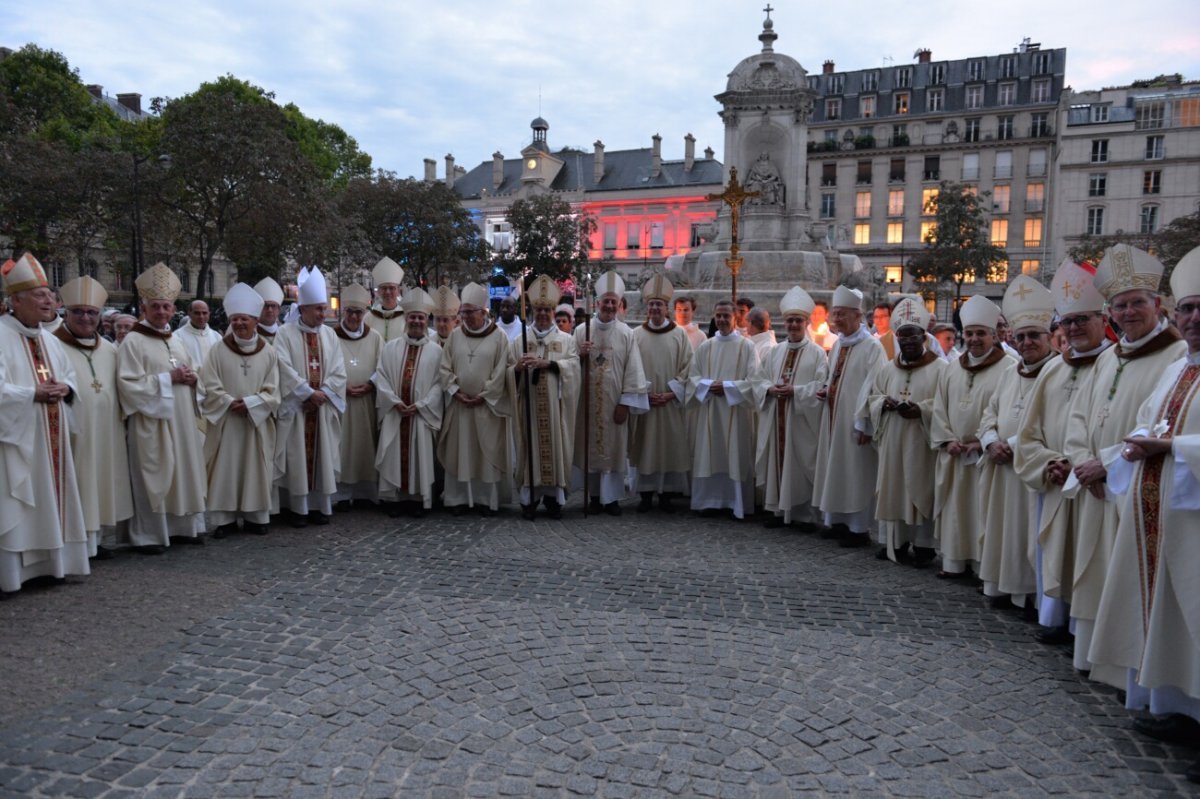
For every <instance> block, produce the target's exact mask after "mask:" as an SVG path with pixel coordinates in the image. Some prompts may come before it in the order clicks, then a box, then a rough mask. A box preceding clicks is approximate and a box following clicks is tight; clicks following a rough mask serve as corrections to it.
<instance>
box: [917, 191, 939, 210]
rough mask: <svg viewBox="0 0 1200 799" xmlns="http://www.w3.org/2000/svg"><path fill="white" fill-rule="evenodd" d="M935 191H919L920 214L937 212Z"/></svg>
mask: <svg viewBox="0 0 1200 799" xmlns="http://www.w3.org/2000/svg"><path fill="white" fill-rule="evenodd" d="M937 198H938V190H937V189H922V190H921V213H923V214H933V213H934V212H935V211H936V210H937Z"/></svg>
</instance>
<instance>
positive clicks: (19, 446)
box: [0, 254, 90, 592]
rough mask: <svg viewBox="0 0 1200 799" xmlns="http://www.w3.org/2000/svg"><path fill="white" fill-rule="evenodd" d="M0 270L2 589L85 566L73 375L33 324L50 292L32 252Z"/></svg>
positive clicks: (49, 306)
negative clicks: (1, 308)
mask: <svg viewBox="0 0 1200 799" xmlns="http://www.w3.org/2000/svg"><path fill="white" fill-rule="evenodd" d="M0 272H2V275H3V282H4V289H5V291H6V292H7V293H8V300H9V302H10V303H11V304H12V313H11V314H6V315H4V316H0V592H10V591H17V590H19V589H20V588H21V585H22V583H25V582H26V581H28V580H31V579H33V578H34V577H44V576H50V577H58V578H61V577H64V576H66V575H68V574H78V575H84V574H88V573H89V571H90V567H89V565H88V559H87V558H88V552H87V548H88V535H87V530H86V529H85V526H84V517H83V508H82V506H81V504H80V501H79V491H78V489H77V487H76V480H75V464H74V460H73V457H72V450H71V438H72V434H73V433H74V432H75V431H74V430H72V429H71V428H72V422H73V416H72V415H71V414H70V413H69V412H68V410H67V405H69V404H72V403H73V402H74V401H75V399H76V396H77V393H78V388H77V386H76V383H75V379H76V375H75V370H74V369H73V368H72V367H71V362H70V361H69V360H68V359H67V355H66V353H65V352H63V348H62V347H61V346H60V345H59V343H58V341H57V340H56V339H55V338H54V337H53V336H52V335H51V334H50V333H48V332H46V331H45V330H43V329H42V327H41V323H42V320H43V319H44V318H45V314H46V312H47V311H49V310H53V309H54V306H55V302H56V300H55V297H54V292H53V290H51V288H50V286H49V283H48V281H47V280H46V273H45V272H44V271H43V270H42V266H41V264H39V263H38V261H37V259H36V258H34V257H33V256H32V255H29V254H26V255H24V256H22V257H21V258H20V260H18V261H16V262H13V261H9V262H8V263H6V264H5V265H4V267H3V269H2V270H0ZM89 390H90V389H89Z"/></svg>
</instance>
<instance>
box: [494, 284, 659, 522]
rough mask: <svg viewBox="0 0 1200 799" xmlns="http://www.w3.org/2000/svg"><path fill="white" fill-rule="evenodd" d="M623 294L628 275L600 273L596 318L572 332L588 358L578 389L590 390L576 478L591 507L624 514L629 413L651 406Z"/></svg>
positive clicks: (579, 428)
mask: <svg viewBox="0 0 1200 799" xmlns="http://www.w3.org/2000/svg"><path fill="white" fill-rule="evenodd" d="M624 296H625V281H623V280H621V276H620V275H619V274H617V273H616V272H606V273H604V274H603V275H601V276H600V279H599V280H597V281H596V310H597V314H596V318H595V319H593V320H592V322H591V324H590V325H585V326H583V327H581V328H579V329H577V330H576V331H575V332H574V336H575V346H576V347H578V350H579V359H580V361H581V362H586V364H587V382H586V384H585V385H583V386H582V387H581V389H580V390H581V391H586V392H587V393H588V404H587V409H588V413H587V417H588V418H586V419H585V418H584V413H583V410H584V403H583V401H582V400H580V405H579V413H577V414H576V415H575V419H574V430H573V435H574V437H575V446H574V450H575V465H574V468H573V469H572V472H573V478H572V482H573V483H575V484H577V485H581V486H583V487H584V494H585V497H586V498H587V499H586V501H588V502H590V506H591V508H590V509H591V510H593V511H597V512H598V511H600V509H601V508H603V509H604V512H605V513H607V514H608V515H610V516H620V515H621V506H620V504H619V502H620V500H621V498H622V497H623V496H624V495H625V473H626V466H627V457H626V455H627V453H628V442H629V425H628V424H627V422H628V421H629V417H630V414H639V413H645V412H647V411H648V410H650V402H649V400H648V399H647V397H646V376H645V374H644V373H643V372H642V355H641V352H640V351H639V350H638V347H637V342H636V341H635V340H634V337H633V331H632V330H630V329H629V326H628V325H626V324H625V323H624V322H622V321H620V320H619V319H617V309H618V307H619V306H620V302H621V298H622V297H624ZM518 443H519V442H518ZM585 452H586V453H587V459H588V463H587V475H586V479H585V475H584V473H583V466H584V453H585Z"/></svg>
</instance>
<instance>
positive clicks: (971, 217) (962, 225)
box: [907, 183, 1008, 307]
mask: <svg viewBox="0 0 1200 799" xmlns="http://www.w3.org/2000/svg"><path fill="white" fill-rule="evenodd" d="M981 196H982V197H988V196H989V193H988V192H981V193H978V194H977V193H976V192H975V191H973V190H972V189H969V188H968V187H966V186H963V185H961V184H958V183H942V184H941V186H940V187H939V189H938V194H937V197H935V198H934V199H933V200H931V201H930V203H929V204H930V208H928V209H926V210H931V211H933V214H934V224H933V227H932V228H931V229H930V231H929V232H928V233H927V234H926V236H925V248H924V249H923V250H921V251H920V252H919V253H917V254H916V255H914V256H913V257H912V258H911V259H910V260H909V262H908V266H907V269H908V272H909V274H911V275H912V276H913V277H915V278H916V279H917V280H930V281H933V282H934V283H935V284H940V283H950V284H953V286H954V288H955V294H954V300H955V307H957V306H958V304H959V301H960V300H961V299H962V287H963V284H964V283H966V282H967V281H968V280H974V279H975V276H976V275H986V274H988V273H989V272H990V271H991V270H992V269H994V268H995V267H996V266H997V265H998V264H1002V263H1005V262H1006V261H1007V260H1008V256H1007V254H1006V253H1005V251H1004V248H1003V247H998V246H996V245H994V244H992V243H991V241H990V240H989V236H988V230H987V220H986V219H985V217H984V212H983V208H982V207H981V206H980V203H979V198H980V197H981Z"/></svg>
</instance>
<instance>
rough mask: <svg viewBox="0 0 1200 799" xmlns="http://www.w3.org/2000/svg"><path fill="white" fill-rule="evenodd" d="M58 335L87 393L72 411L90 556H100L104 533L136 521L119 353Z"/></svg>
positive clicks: (63, 332) (99, 341) (63, 331)
mask: <svg viewBox="0 0 1200 799" xmlns="http://www.w3.org/2000/svg"><path fill="white" fill-rule="evenodd" d="M54 335H55V336H56V337H57V338H58V339H59V341H61V342H62V344H63V349H64V350H65V351H66V354H67V358H69V359H70V361H71V366H72V367H73V368H74V369H75V378H76V380H78V381H79V385H80V388H81V390H80V392H79V393H78V394H76V395H75V402H74V403H73V404H72V405H71V411H72V413H74V415H75V425H74V427H75V440H74V442H73V443H72V451H73V453H74V456H75V477H76V479H77V480H78V482H79V499H80V501H81V502H82V503H83V521H84V525H85V527H86V529H87V531H88V534H89V546H90V547H92V549H91V553H90V554H92V555H95V554H96V553H95V549H94V546H95V545H97V544H99V543H100V541H99V540H98V536H99V532H100V530H101V528H103V527H114V526H116V525H117V524H118V523H120V522H123V521H125V520H127V519H129V518H130V517H131V516H133V493H132V491H131V489H130V486H129V452H128V450H127V448H126V444H125V422H124V420H123V419H122V418H121V400H120V398H119V397H118V396H117V348H116V346H115V345H114V344H113V343H112V342H110V341H106V340H105V339H103V338H101V337H99V336H97V337H96V338H94V339H91V340H87V341H80V340H79V339H77V338H75V336H73V335H71V331H69V330H68V329H67V326H66V325H62V326H61V327H59V328H58V330H57V331H55V333H54Z"/></svg>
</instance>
